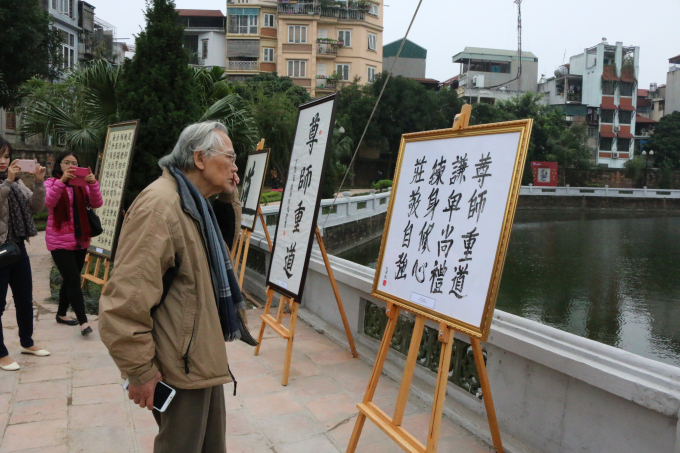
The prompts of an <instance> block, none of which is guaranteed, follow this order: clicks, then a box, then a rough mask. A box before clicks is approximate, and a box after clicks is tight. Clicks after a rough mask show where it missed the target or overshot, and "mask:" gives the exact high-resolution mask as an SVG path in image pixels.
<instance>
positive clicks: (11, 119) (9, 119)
mask: <svg viewBox="0 0 680 453" xmlns="http://www.w3.org/2000/svg"><path fill="white" fill-rule="evenodd" d="M16 128H17V115H16V113H14V112H5V129H12V130H14V129H16Z"/></svg>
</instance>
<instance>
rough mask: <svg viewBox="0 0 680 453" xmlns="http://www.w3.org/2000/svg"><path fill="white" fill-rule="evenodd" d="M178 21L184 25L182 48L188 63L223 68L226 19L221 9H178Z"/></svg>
mask: <svg viewBox="0 0 680 453" xmlns="http://www.w3.org/2000/svg"><path fill="white" fill-rule="evenodd" d="M177 12H178V13H179V18H178V21H179V23H181V24H182V25H183V26H184V48H185V49H186V50H187V52H188V53H189V63H190V64H193V65H195V66H208V67H212V66H219V67H221V68H224V55H225V46H226V43H225V40H224V36H225V33H226V30H227V29H226V20H227V18H226V17H225V16H224V14H223V13H222V11H220V10H209V9H178V10H177Z"/></svg>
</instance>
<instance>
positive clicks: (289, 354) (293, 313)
mask: <svg viewBox="0 0 680 453" xmlns="http://www.w3.org/2000/svg"><path fill="white" fill-rule="evenodd" d="M297 312H298V304H297V303H295V301H291V302H290V327H288V332H289V335H290V336H289V337H288V345H287V346H286V361H285V362H284V364H283V377H282V378H281V385H288V375H289V374H290V361H291V359H292V358H293V340H294V339H295V324H297Z"/></svg>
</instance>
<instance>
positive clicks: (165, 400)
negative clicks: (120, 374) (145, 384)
mask: <svg viewBox="0 0 680 453" xmlns="http://www.w3.org/2000/svg"><path fill="white" fill-rule="evenodd" d="M129 387H130V381H129V380H128V379H125V382H123V390H125V391H127V390H128V388H129ZM175 393H177V392H176V391H175V389H174V388H172V387H170V386H169V385H167V384H166V383H164V382H163V381H158V384H156V389H155V390H154V392H153V408H154V409H156V410H157V411H158V412H165V410H166V409H167V408H168V406H169V405H170V401H172V399H173V398H174V397H175Z"/></svg>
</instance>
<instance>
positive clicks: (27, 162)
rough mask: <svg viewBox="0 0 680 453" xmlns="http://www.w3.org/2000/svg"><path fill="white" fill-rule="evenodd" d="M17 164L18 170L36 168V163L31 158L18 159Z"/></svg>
mask: <svg viewBox="0 0 680 453" xmlns="http://www.w3.org/2000/svg"><path fill="white" fill-rule="evenodd" d="M17 165H18V166H19V169H20V171H25V172H26V173H30V172H32V171H35V170H36V163H35V160H33V159H18V160H17Z"/></svg>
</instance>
